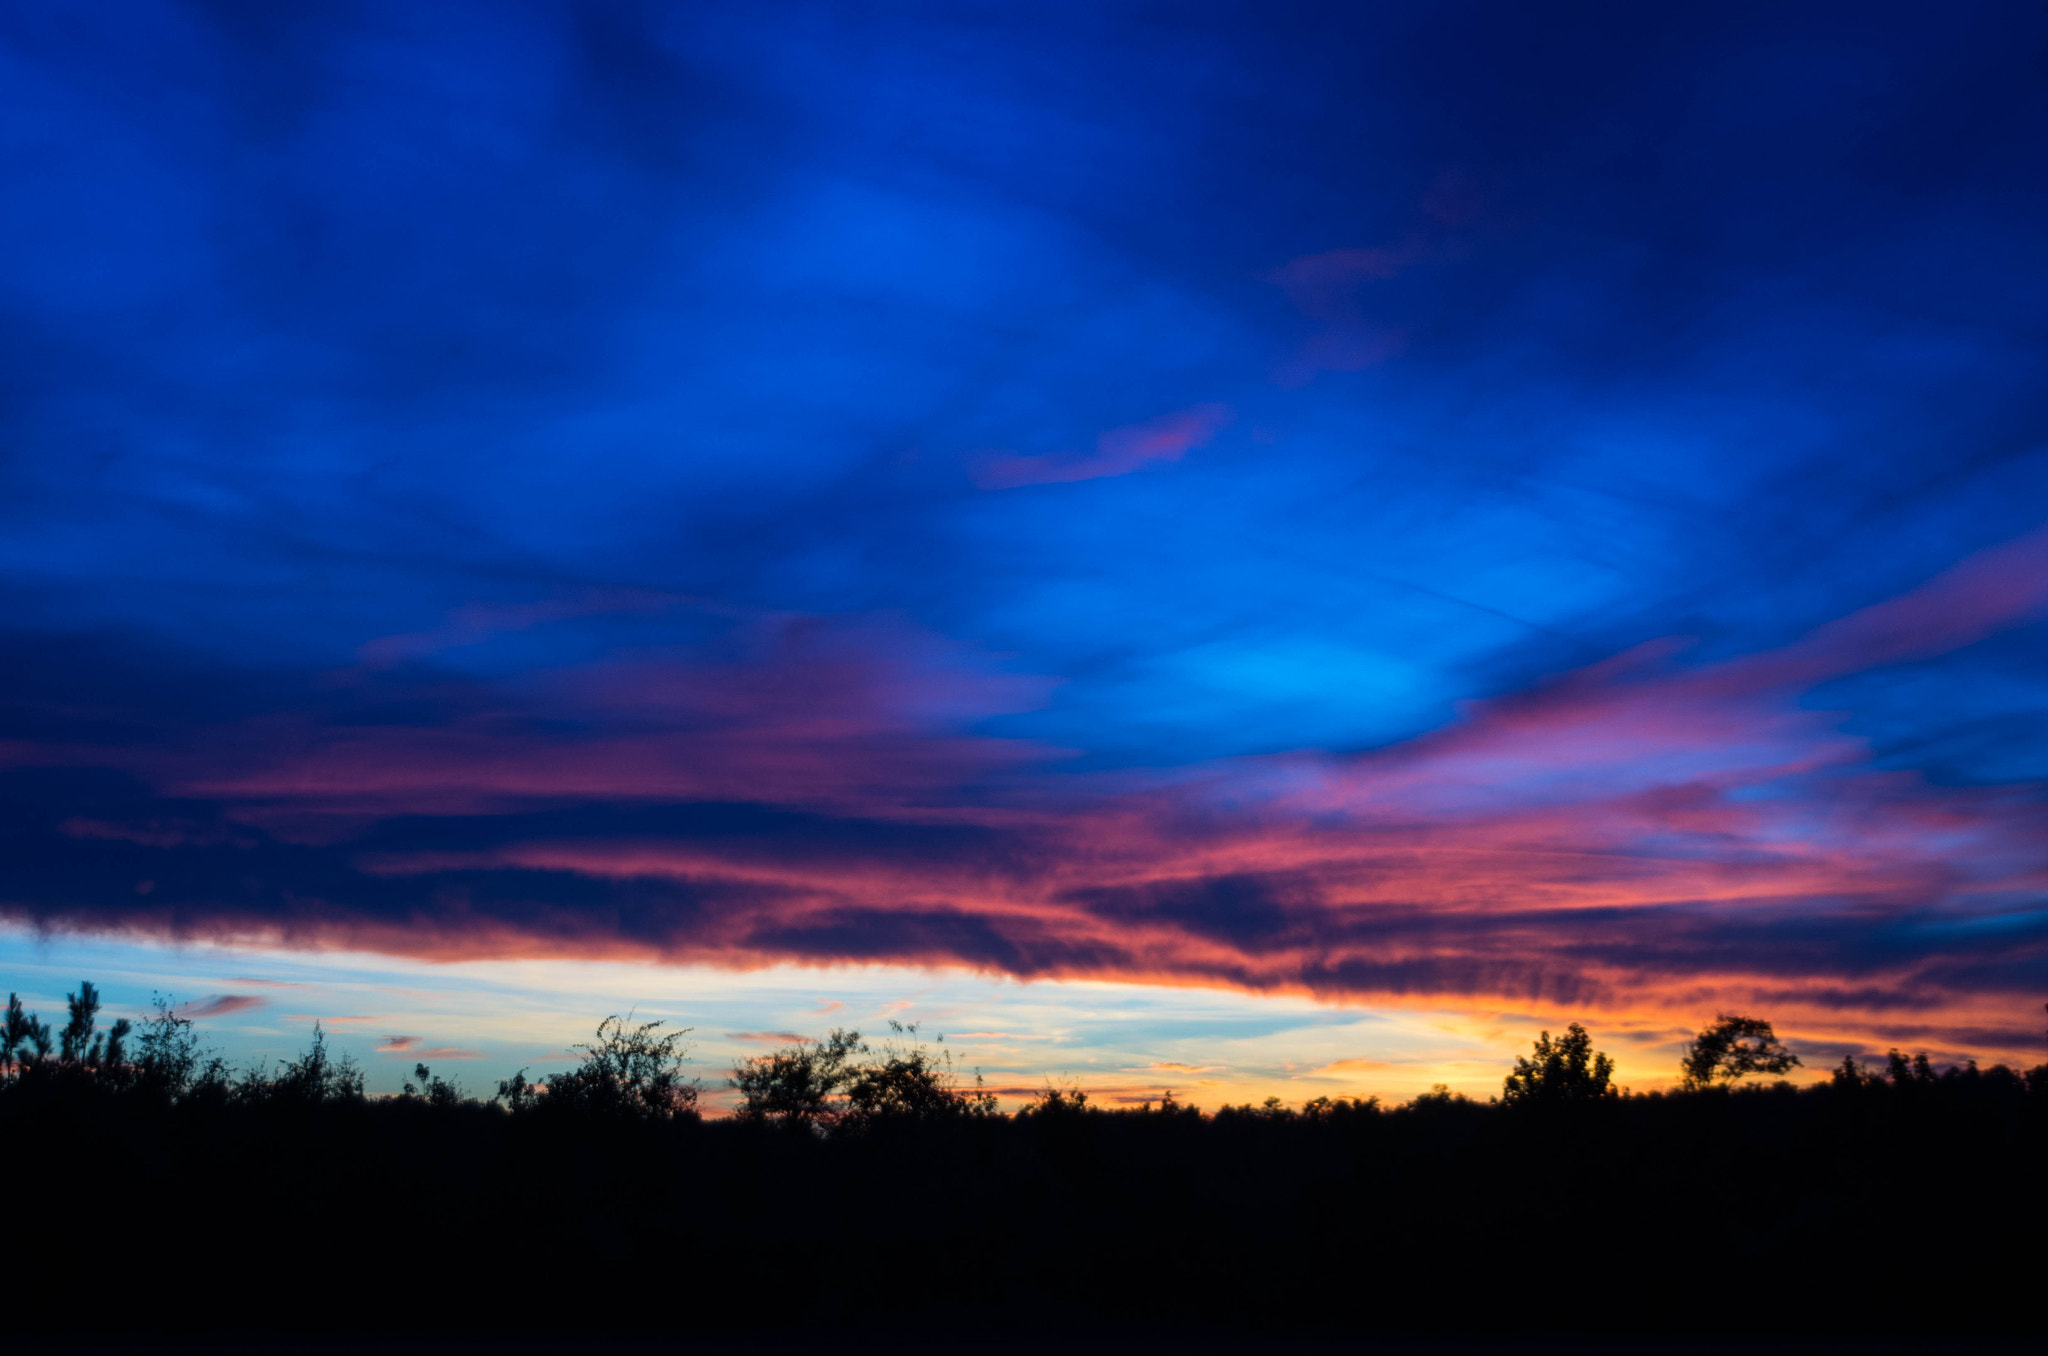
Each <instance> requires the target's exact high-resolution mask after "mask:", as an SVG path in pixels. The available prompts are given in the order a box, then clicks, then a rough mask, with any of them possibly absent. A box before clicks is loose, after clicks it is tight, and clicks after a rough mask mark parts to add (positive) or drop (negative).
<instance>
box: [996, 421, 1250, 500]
mask: <svg viewBox="0 0 2048 1356" xmlns="http://www.w3.org/2000/svg"><path fill="white" fill-rule="evenodd" d="M1230 419H1231V412H1230V409H1229V407H1228V406H1225V405H1196V406H1194V407H1193V408H1191V409H1185V410H1180V411H1177V412H1175V413H1173V414H1168V415H1162V416H1160V417H1159V418H1157V419H1153V420H1150V421H1148V422H1146V423H1143V424H1132V425H1129V426H1127V427H1124V428H1115V429H1111V430H1110V431H1109V432H1107V433H1105V434H1103V435H1102V436H1101V437H1100V438H1098V439H1096V441H1095V455H1094V456H1092V457H1076V456H1046V457H1017V456H1006V455H1002V454H990V455H988V456H985V457H983V458H982V459H981V460H980V462H978V463H977V465H976V467H975V473H974V474H975V483H976V484H977V485H979V486H981V488H983V489H985V490H1011V489H1017V488H1018V487H1020V486H1024V485H1064V484H1069V483H1071V482H1073V481H1077V480H1101V479H1104V478H1106V477H1109V476H1124V475H1129V474H1130V473H1131V472H1133V471H1141V470H1143V469H1144V468H1145V467H1146V466H1148V465H1150V464H1151V463H1153V462H1159V461H1179V460H1180V459H1181V458H1182V457H1184V456H1186V455H1187V454H1188V453H1189V452H1190V451H1192V450H1193V449H1195V448H1197V447H1200V446H1202V444H1204V443H1206V442H1208V441H1209V440H1210V439H1211V438H1213V437H1215V436H1216V434H1217V433H1218V432H1220V431H1221V430H1222V429H1223V427H1224V426H1225V425H1227V424H1228V423H1229V422H1230Z"/></svg>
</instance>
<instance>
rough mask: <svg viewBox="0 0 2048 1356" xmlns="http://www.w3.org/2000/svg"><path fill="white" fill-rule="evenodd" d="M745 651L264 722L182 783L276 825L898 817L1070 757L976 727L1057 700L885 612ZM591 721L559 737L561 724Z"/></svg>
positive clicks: (750, 645)
mask: <svg viewBox="0 0 2048 1356" xmlns="http://www.w3.org/2000/svg"><path fill="white" fill-rule="evenodd" d="M736 647H737V652H731V651H728V652H727V653H725V654H723V655H720V656H717V657H715V658H713V659H711V660H710V661H709V662H707V659H706V657H705V656H703V655H702V654H698V653H692V652H686V651H673V652H666V653H664V652H655V651H646V652H640V653H638V654H634V655H630V656H624V657H620V658H616V659H612V660H609V661H605V662H601V663H597V664H593V665H585V666H579V667H576V668H573V669H566V670H558V671H553V672H545V673H539V674H532V675H528V676H526V677H524V678H522V679H519V680H514V681H509V682H507V683H506V684H504V685H503V686H501V687H500V688H498V689H496V690H495V691H494V692H492V693H491V694H490V704H489V706H488V707H486V708H485V709H481V710H478V711H477V712H476V713H474V714H471V715H467V716H462V717H458V718H456V719H453V720H451V721H449V722H447V723H445V724H442V725H438V726H433V727H428V728H421V727H418V726H412V725H403V726H377V725H366V724H358V725H348V726H338V727H334V726H321V725H315V724H313V723H311V722H305V721H284V720H269V721H261V722H251V723H250V724H249V725H248V726H247V727H245V728H243V729H242V730H240V731H237V732H235V733H234V734H232V735H231V736H229V737H228V738H226V739H224V740H222V741H220V742H219V743H217V744H216V745H214V746H213V747H211V748H209V749H208V750H207V756H206V759H205V763H204V765H203V766H195V767H194V768H193V770H192V771H190V772H188V773H187V774H186V775H185V776H184V777H183V778H180V779H178V780H177V781H176V785H177V787H178V788H179V789H180V790H181V791H183V792H184V793H185V794H190V795H202V796H210V797H219V798H223V799H227V800H230V801H235V802H240V803H241V804H242V806H243V810H242V812H241V813H242V817H243V818H244V819H246V820H247V821H248V822H251V823H258V824H265V825H268V826H271V827H273V828H275V827H277V826H278V824H279V822H280V821H283V822H288V823H291V824H294V825H297V824H300V823H302V822H303V821H304V820H305V819H306V817H307V816H308V814H309V813H313V812H316V811H324V812H326V813H328V814H331V815H335V816H340V817H342V818H344V819H346V818H347V817H349V816H351V815H356V814H361V813H371V814H377V815H384V814H390V813H393V812H404V811H408V810H410V811H414V812H419V813H473V812H480V811H487V810H491V809H496V808H501V807H503V806H505V805H508V804H511V803H516V802H519V801H522V800H543V801H562V800H572V799H586V798H608V799H637V800H649V801H678V800H682V801H689V800H750V801H768V802H773V803H777V804H784V805H801V806H812V807H820V808H835V809H852V810H857V811H858V812H861V813H873V814H890V813H895V812H898V811H900V810H901V809H903V808H904V807H907V806H913V805H934V804H935V803H936V802H939V801H941V800H944V799H946V798H948V797H949V796H950V794H951V792H952V790H953V788H955V787H957V786H958V785H959V784H960V783H961V782H963V781H971V780H985V779H1001V778H1003V777H1005V776H1008V775H1011V774H1013V773H1016V772H1019V771H1022V770H1023V769H1026V768H1028V767H1031V766H1034V765H1040V764H1043V763H1044V762H1045V761H1047V760H1048V759H1052V758H1057V757H1059V756H1061V754H1060V751H1058V750H1052V749H1046V748H1042V747H1037V746H1032V745H1027V744H1024V743H1021V742H1018V741H1013V740H998V739H991V738H985V737H980V736H974V735H968V734H961V733H958V731H959V730H960V729H961V728H962V727H964V726H966V725H968V724H970V723H972V722H973V721H976V720H979V719H982V718H985V717H986V716H989V715H993V714H997V713H1001V712H1010V711H1022V710H1029V709H1031V708H1033V707H1036V706H1039V705H1042V704H1043V703H1044V701H1045V700H1046V698H1047V696H1048V694H1049V693H1050V691H1051V689H1052V686H1053V683H1052V682H1051V681H1050V680H1048V679H1045V678H1041V677H1033V676H1028V675H1018V674H1010V673H1005V672H1003V671H1001V670H1000V669H998V668H996V667H994V666H993V665H991V664H989V663H988V662H987V661H986V660H983V659H982V658H981V657H980V656H977V655H974V654H972V653H969V652H965V651H963V650H962V649H961V648H960V647H958V646H954V645H951V644H949V643H946V642H943V641H941V640H939V639H937V638H936V637H933V636H931V635H930V634H929V633H926V632H922V631H920V630H918V629H916V628H914V627H912V626H910V625H908V624H907V623H904V622H901V621H899V620H896V619H893V618H888V617H873V618H858V619H851V620H839V621H825V620H821V619H813V618H804V617H782V618H775V619H768V620H764V621H760V622H758V623H756V624H755V625H753V626H752V627H750V628H748V629H747V630H746V631H744V632H743V633H741V635H740V636H739V637H738V639H737V641H736ZM564 712H575V713H577V715H578V716H579V717H580V719H579V720H578V721H577V722H575V723H574V724H573V725H572V726H570V727H569V728H563V726H564V722H563V721H562V720H561V719H560V716H561V714H562V713H564Z"/></svg>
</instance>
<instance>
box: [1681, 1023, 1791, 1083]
mask: <svg viewBox="0 0 2048 1356" xmlns="http://www.w3.org/2000/svg"><path fill="white" fill-rule="evenodd" d="M1798 1064H1799V1056H1797V1055H1795V1054H1793V1053H1792V1052H1791V1051H1790V1050H1788V1049H1786V1048H1785V1046H1784V1043H1783V1042H1781V1041H1780V1040H1779V1039H1778V1037H1777V1033H1775V1032H1773V1031H1772V1030H1771V1024H1770V1023H1769V1022H1766V1021H1764V1020H1762V1019H1761V1018H1758V1017H1742V1016H1738V1015H1736V1014H1734V1013H1729V1012H1724V1013H1721V1014H1719V1015H1718V1016H1717V1017H1715V1018H1714V1024H1713V1025H1712V1026H1710V1027H1708V1028H1707V1029H1706V1030H1704V1031H1702V1032H1700V1033H1699V1035H1698V1036H1696V1037H1694V1038H1693V1039H1692V1040H1691V1041H1690V1042H1688V1043H1687V1045H1686V1047H1685V1055H1684V1056H1683V1058H1681V1059H1680V1060H1679V1062H1678V1071H1679V1074H1680V1075H1681V1077H1682V1079H1683V1081H1684V1085H1685V1086H1686V1087H1687V1088H1690V1089H1693V1090H1694V1091H1698V1090H1700V1089H1702V1088H1710V1087H1713V1086H1714V1085H1715V1084H1717V1083H1733V1082H1735V1081H1736V1080H1737V1079H1741V1078H1746V1077H1748V1076H1749V1075H1751V1074H1771V1075H1775V1076H1779V1077H1782V1076H1783V1075H1785V1074H1787V1073H1790V1072H1791V1071H1792V1070H1793V1069H1794V1068H1796V1067H1798Z"/></svg>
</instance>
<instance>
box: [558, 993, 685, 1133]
mask: <svg viewBox="0 0 2048 1356" xmlns="http://www.w3.org/2000/svg"><path fill="white" fill-rule="evenodd" d="M629 1015H630V1014H629ZM662 1025H663V1023H661V1022H643V1023H641V1024H640V1025H639V1026H636V1027H632V1028H631V1029H628V1028H627V1026H626V1024H625V1022H623V1021H621V1020H620V1019H619V1017H618V1016H617V1015H616V1014H614V1015H613V1016H610V1017H607V1018H605V1019H604V1020H603V1021H602V1022H599V1023H598V1026H597V1039H596V1040H594V1041H593V1042H591V1043H590V1044H589V1045H579V1046H577V1047H576V1048H577V1049H579V1050H581V1051H583V1052H584V1053H583V1062H582V1063H581V1064H579V1065H577V1066H576V1067H575V1068H574V1069H571V1070H569V1071H568V1072H566V1073H558V1074H552V1075H550V1076H549V1078H548V1080H547V1096H546V1098H545V1099H544V1101H543V1102H542V1105H543V1106H546V1107H549V1108H560V1109H562V1110H575V1111H582V1112H587V1113H594V1114H599V1115H622V1116H630V1117H636V1118H644V1119H650V1120H666V1119H669V1118H672V1117H675V1116H683V1115H695V1114H696V1109H697V1091H698V1089H697V1083H696V1080H694V1079H691V1078H685V1077H684V1076H683V1064H684V1061H685V1058H686V1055H685V1051H686V1050H687V1049H688V1048H689V1047H688V1045H687V1044H686V1043H685V1041H684V1038H685V1037H686V1036H688V1035H689V1034H690V1033H689V1030H688V1029H687V1028H685V1029H684V1030H682V1031H672V1032H670V1033H669V1034H667V1035H665V1036H664V1035H662V1034H661V1033H660V1028H661V1027H662Z"/></svg>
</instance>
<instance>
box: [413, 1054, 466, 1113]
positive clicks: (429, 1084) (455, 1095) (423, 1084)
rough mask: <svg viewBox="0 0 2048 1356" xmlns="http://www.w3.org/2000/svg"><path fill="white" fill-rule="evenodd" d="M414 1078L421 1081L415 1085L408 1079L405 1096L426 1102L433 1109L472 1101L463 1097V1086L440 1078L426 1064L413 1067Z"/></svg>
mask: <svg viewBox="0 0 2048 1356" xmlns="http://www.w3.org/2000/svg"><path fill="white" fill-rule="evenodd" d="M412 1076H413V1078H417V1079H418V1080H419V1082H418V1083H414V1082H413V1081H412V1079H407V1080H406V1081H405V1083H404V1084H403V1086H404V1088H405V1092H404V1094H403V1095H404V1096H406V1097H409V1098H412V1099H414V1100H416V1101H421V1102H425V1103H426V1104H427V1105H428V1106H431V1107H451V1106H461V1105H462V1104H463V1103H465V1102H467V1101H469V1100H470V1099H469V1098H467V1097H465V1096H463V1095H462V1085H461V1084H460V1083H459V1082H457V1081H456V1080H454V1079H452V1078H438V1077H436V1076H435V1075H434V1073H433V1072H432V1071H431V1070H430V1069H428V1068H427V1066H426V1065H424V1064H415V1065H413V1066H412Z"/></svg>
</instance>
